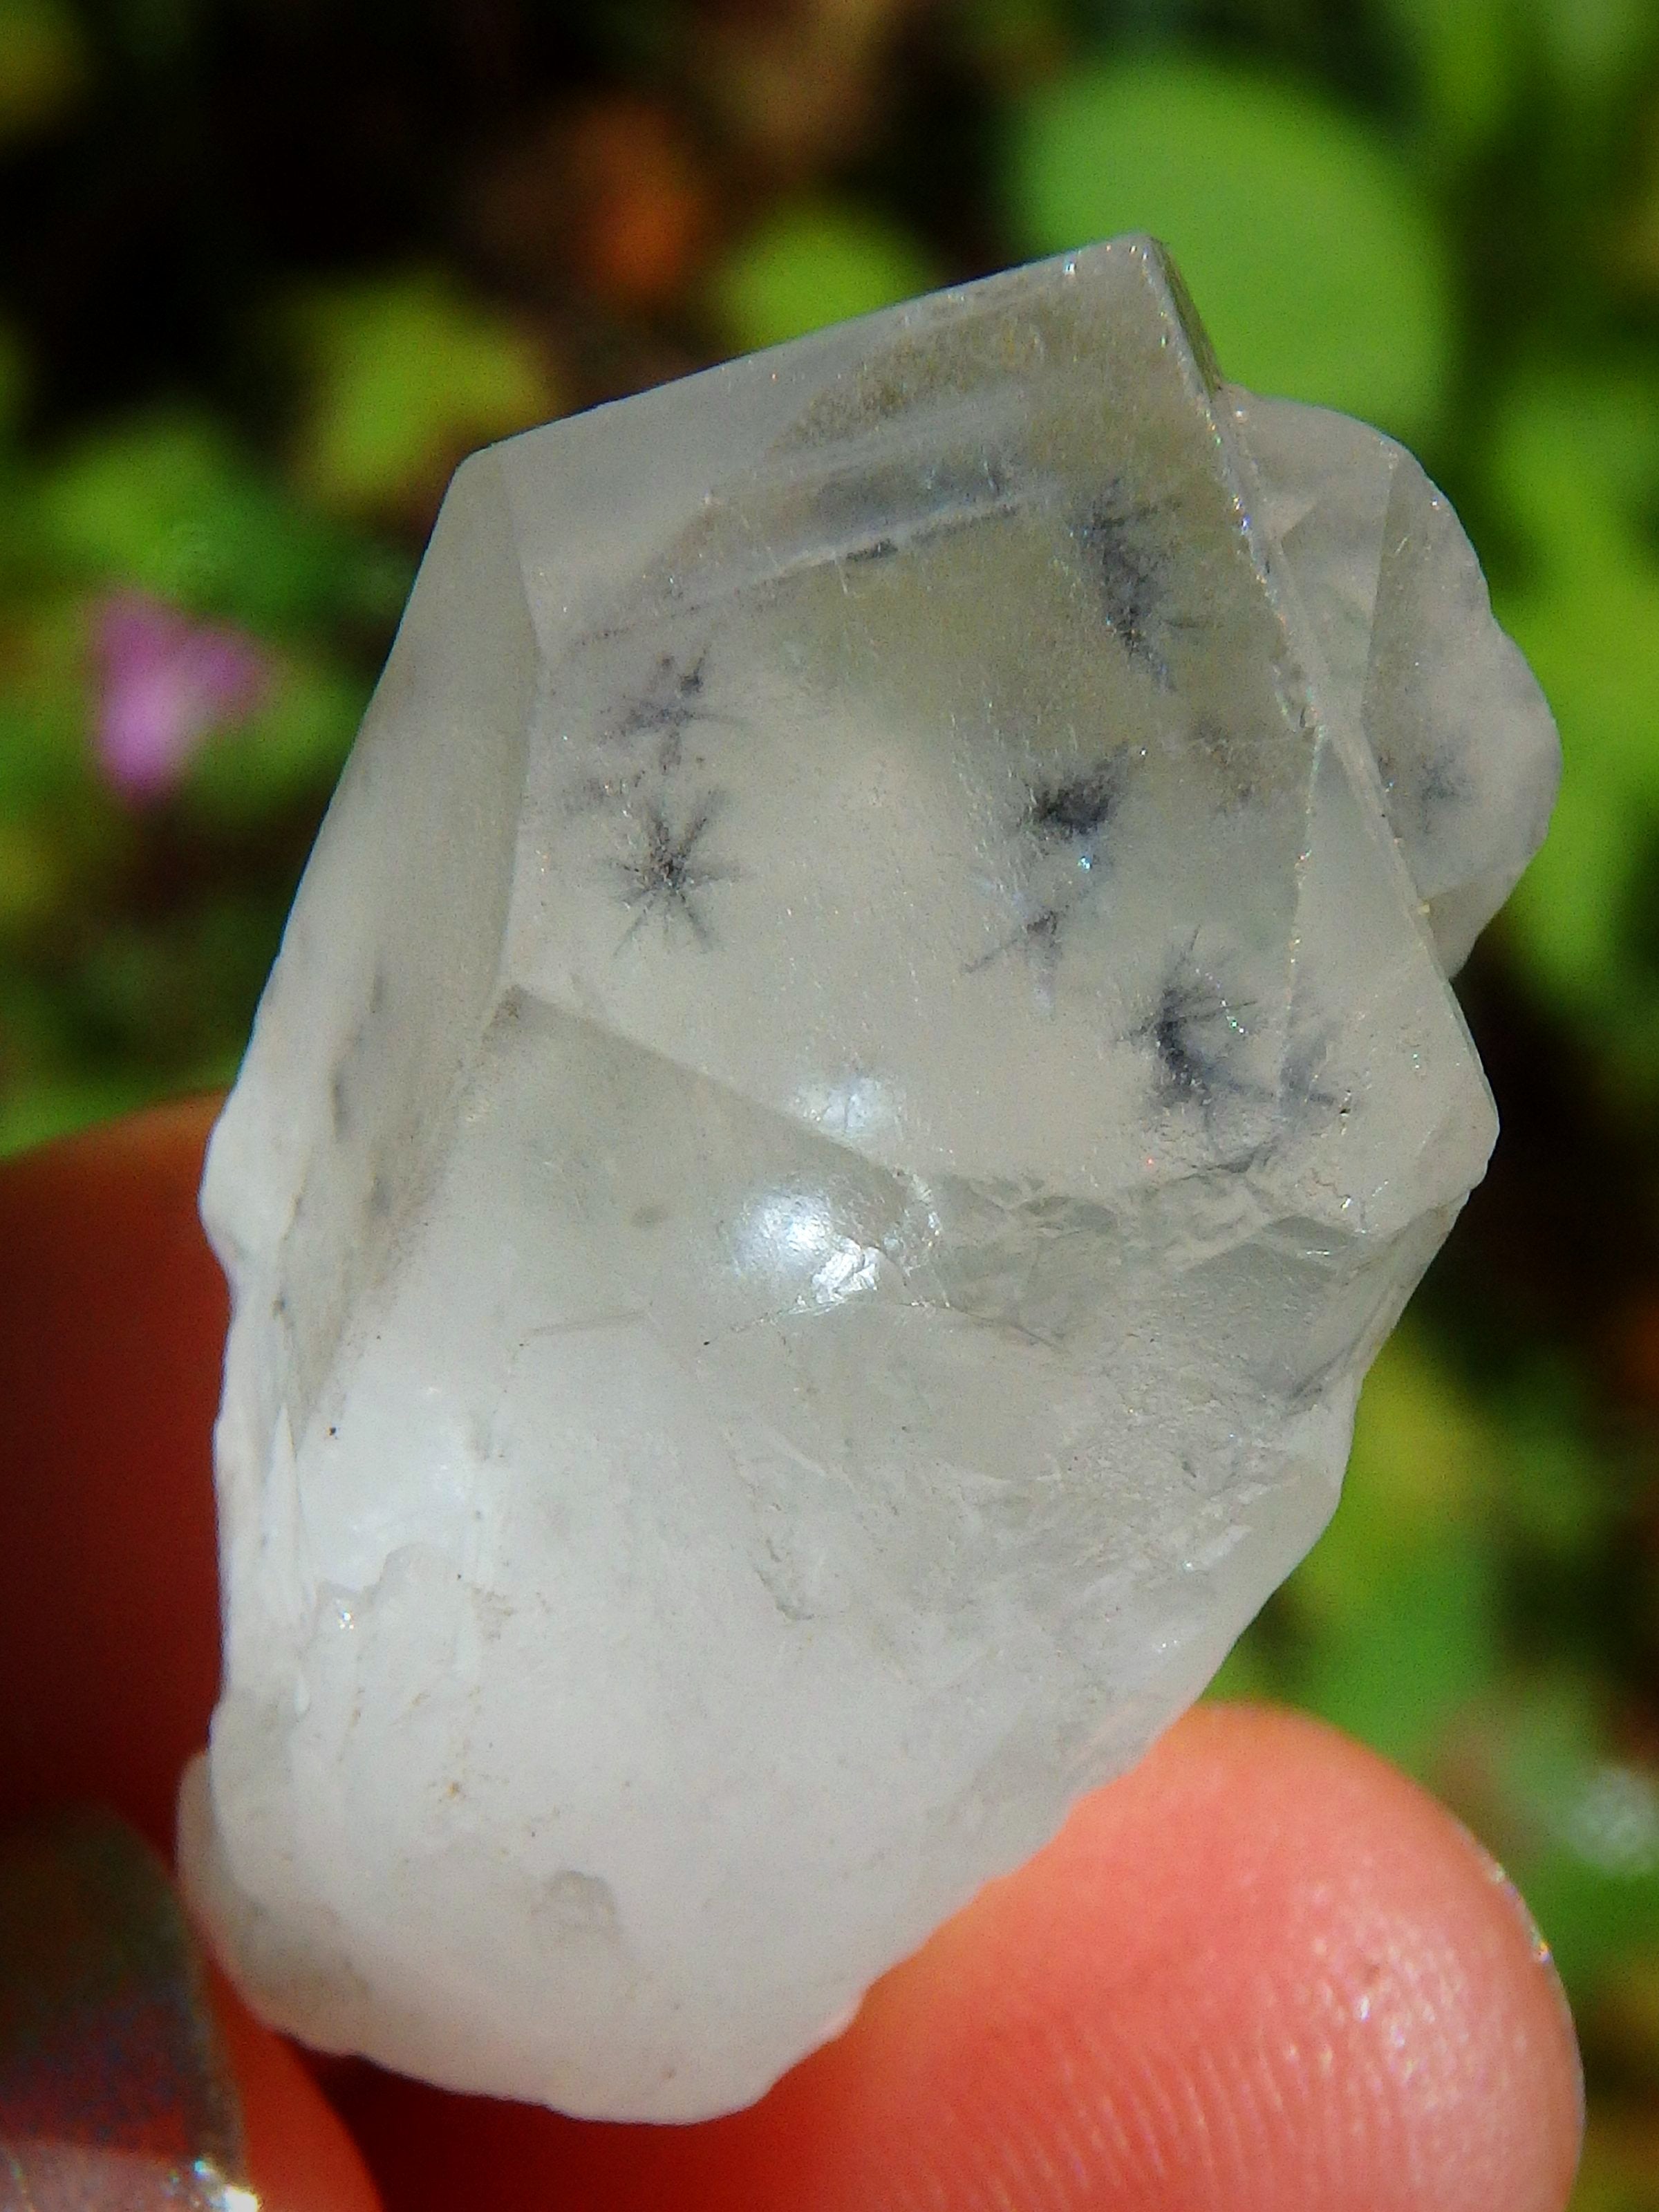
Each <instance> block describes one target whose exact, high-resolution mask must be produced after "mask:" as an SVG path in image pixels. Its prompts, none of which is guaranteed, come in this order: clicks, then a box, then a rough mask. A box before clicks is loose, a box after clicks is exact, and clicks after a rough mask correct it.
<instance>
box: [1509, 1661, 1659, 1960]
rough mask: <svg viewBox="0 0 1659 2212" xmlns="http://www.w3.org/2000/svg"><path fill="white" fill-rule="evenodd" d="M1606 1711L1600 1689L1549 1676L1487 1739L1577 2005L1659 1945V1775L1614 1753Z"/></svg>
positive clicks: (1527, 1881) (1533, 1901) (1534, 1894)
mask: <svg viewBox="0 0 1659 2212" xmlns="http://www.w3.org/2000/svg"><path fill="white" fill-rule="evenodd" d="M1600 1708H1601V1697H1600V1693H1599V1692H1598V1691H1597V1690H1596V1689H1595V1686H1593V1685H1592V1684H1591V1683H1589V1682H1588V1681H1586V1680H1581V1679H1578V1678H1577V1677H1571V1676H1568V1675H1565V1674H1558V1675H1553V1676H1547V1677H1544V1678H1541V1679H1540V1680H1537V1681H1534V1682H1532V1683H1528V1684H1527V1685H1525V1686H1522V1687H1520V1688H1518V1689H1512V1690H1511V1691H1510V1695H1509V1697H1508V1698H1507V1699H1506V1700H1505V1702H1504V1707H1503V1709H1502V1711H1501V1713H1500V1714H1499V1715H1498V1716H1497V1717H1495V1720H1494V1723H1493V1726H1492V1729H1490V1730H1489V1731H1488V1741H1489V1743H1490V1746H1491V1749H1492V1757H1493V1761H1494V1767H1495V1778H1496V1781H1497V1783H1498V1789H1499V1792H1500V1802H1499V1806H1498V1817H1499V1819H1500V1820H1501V1821H1502V1823H1503V1824H1504V1826H1506V1827H1507V1828H1508V1829H1509V1830H1510V1833H1511V1835H1512V1837H1513V1838H1514V1841H1513V1844H1512V1846H1511V1848H1510V1857H1511V1859H1512V1861H1513V1870H1514V1871H1515V1873H1516V1875H1517V1877H1518V1878H1519V1879H1520V1881H1521V1884H1522V1888H1523V1889H1524V1891H1525V1893H1526V1896H1527V1899H1528V1903H1529V1904H1530V1905H1531V1906H1532V1909H1533V1911H1534V1913H1535V1914H1536V1916H1537V1918H1538V1922H1539V1924H1540V1926H1541V1928H1542V1929H1543V1931H1544V1934H1545V1936H1547V1939H1548V1941H1549V1942H1550V1945H1551V1948H1553V1951H1554V1953H1555V1957H1556V1963H1557V1965H1558V1966H1559V1968H1560V1970H1561V1977H1562V1979H1563V1980H1564V1981H1565V1983H1566V1984H1567V1988H1568V1990H1569V1992H1570V1993H1571V1994H1572V1995H1574V1996H1582V1995H1583V1993H1585V1992H1586V1991H1587V1990H1588V1989H1589V1986H1590V1984H1592V1983H1593V1981H1594V1980H1595V1977H1596V1976H1597V1975H1598V1974H1599V1973H1601V1972H1602V1971H1603V1970H1604V1969H1606V1968H1607V1966H1610V1965H1612V1964H1613V1963H1614V1962H1615V1961H1616V1960H1619V1959H1620V1957H1621V1956H1626V1955H1628V1954H1631V1953H1632V1952H1634V1951H1638V1950H1645V1949H1650V1948H1654V1947H1656V1946H1659V1776H1656V1774H1655V1773H1654V1772H1653V1771H1652V1770H1651V1769H1650V1768H1649V1767H1646V1766H1644V1765H1637V1764H1635V1763H1633V1762H1632V1761H1629V1760H1626V1759H1619V1758H1616V1757H1614V1756H1613V1754H1612V1753H1610V1752H1609V1750H1608V1749H1607V1739H1606V1733H1605V1729H1604V1726H1603V1723H1602V1719H1601V1710H1600Z"/></svg>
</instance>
